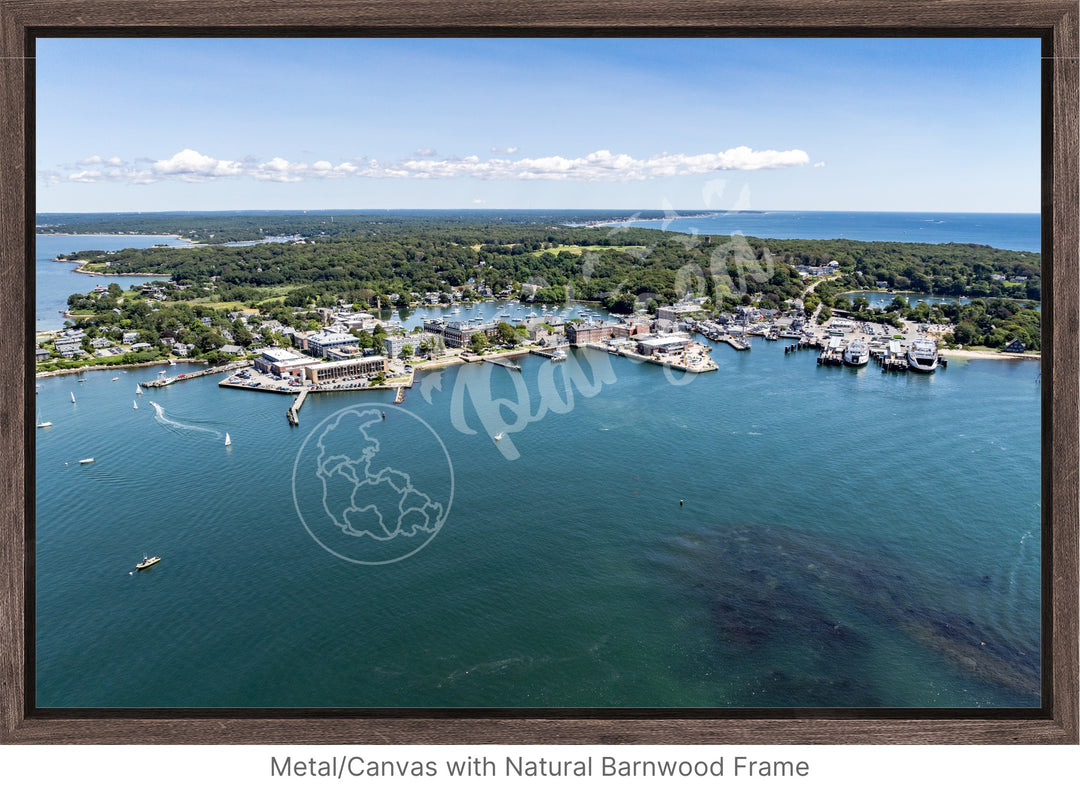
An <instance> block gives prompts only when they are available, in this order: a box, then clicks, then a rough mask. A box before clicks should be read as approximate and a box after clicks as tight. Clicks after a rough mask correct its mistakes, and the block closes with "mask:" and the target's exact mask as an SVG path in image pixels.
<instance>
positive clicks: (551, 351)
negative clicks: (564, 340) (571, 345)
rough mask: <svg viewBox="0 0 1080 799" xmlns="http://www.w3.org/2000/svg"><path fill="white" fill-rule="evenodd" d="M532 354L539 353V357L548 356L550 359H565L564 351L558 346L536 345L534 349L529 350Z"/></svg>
mask: <svg viewBox="0 0 1080 799" xmlns="http://www.w3.org/2000/svg"><path fill="white" fill-rule="evenodd" d="M529 352H531V353H533V354H534V355H539V356H540V357H541V358H548V359H550V360H552V361H565V360H566V352H565V351H564V350H562V349H560V348H559V347H537V348H536V349H532V350H529Z"/></svg>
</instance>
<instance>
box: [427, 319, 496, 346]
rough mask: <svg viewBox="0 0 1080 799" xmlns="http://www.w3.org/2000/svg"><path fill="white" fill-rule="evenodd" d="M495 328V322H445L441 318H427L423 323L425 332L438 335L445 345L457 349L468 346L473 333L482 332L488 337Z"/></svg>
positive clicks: (492, 333) (493, 332)
mask: <svg viewBox="0 0 1080 799" xmlns="http://www.w3.org/2000/svg"><path fill="white" fill-rule="evenodd" d="M497 328H498V323H497V322H485V323H482V324H475V325H474V324H469V323H468V322H446V321H444V320H442V319H429V320H428V321H427V322H425V323H424V332H425V333H427V334H428V335H434V336H440V337H441V338H442V340H443V343H444V344H446V346H447V347H456V348H458V349H463V348H465V347H468V346H469V341H470V339H472V337H473V334H475V333H483V334H484V335H485V336H487V337H488V338H491V337H492V336H493V335H494V334H495V331H496V330H497Z"/></svg>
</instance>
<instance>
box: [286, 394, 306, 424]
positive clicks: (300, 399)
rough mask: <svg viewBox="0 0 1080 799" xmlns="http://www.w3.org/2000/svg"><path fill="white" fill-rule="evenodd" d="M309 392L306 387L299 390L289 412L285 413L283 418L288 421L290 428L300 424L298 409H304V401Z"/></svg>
mask: <svg viewBox="0 0 1080 799" xmlns="http://www.w3.org/2000/svg"><path fill="white" fill-rule="evenodd" d="M310 390H311V389H310V388H309V387H308V386H304V388H302V389H300V393H299V394H298V395H297V396H296V399H295V400H293V404H292V405H290V406H289V410H287V411H285V418H286V419H288V420H289V425H290V426H291V425H299V424H300V409H301V408H302V407H304V400H306V399H307V395H308V392H309V391H310Z"/></svg>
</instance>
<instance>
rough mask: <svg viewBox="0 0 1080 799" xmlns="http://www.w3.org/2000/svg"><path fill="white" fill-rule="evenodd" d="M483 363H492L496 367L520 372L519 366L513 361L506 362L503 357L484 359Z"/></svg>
mask: <svg viewBox="0 0 1080 799" xmlns="http://www.w3.org/2000/svg"><path fill="white" fill-rule="evenodd" d="M484 361H485V362H486V363H493V364H495V365H496V366H502V367H503V368H505V369H509V370H511V371H513V372H520V371H521V364H517V363H514V362H513V361H508V360H506V358H505V356H501V357H493V358H492V357H489V358H484Z"/></svg>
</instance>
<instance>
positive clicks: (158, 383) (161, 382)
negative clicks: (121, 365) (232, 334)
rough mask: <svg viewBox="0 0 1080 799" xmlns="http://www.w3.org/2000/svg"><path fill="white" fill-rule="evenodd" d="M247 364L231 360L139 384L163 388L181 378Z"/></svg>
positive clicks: (247, 363)
mask: <svg viewBox="0 0 1080 799" xmlns="http://www.w3.org/2000/svg"><path fill="white" fill-rule="evenodd" d="M247 366H251V361H233V362H231V363H226V364H222V365H221V366H212V367H210V368H209V369H202V370H200V371H198V372H188V373H187V374H182V375H173V376H172V377H163V378H161V379H159V380H147V381H145V382H142V383H139V385H140V386H142V387H143V388H164V387H165V386H171V385H172V384H173V383H179V382H181V381H183V380H194V379H195V378H196V377H206V376H207V375H216V374H221V373H222V372H231V371H232V370H233V369H243V368H244V367H247Z"/></svg>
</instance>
